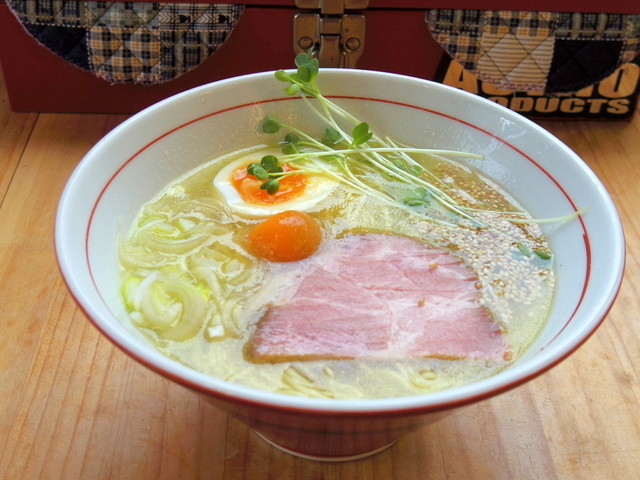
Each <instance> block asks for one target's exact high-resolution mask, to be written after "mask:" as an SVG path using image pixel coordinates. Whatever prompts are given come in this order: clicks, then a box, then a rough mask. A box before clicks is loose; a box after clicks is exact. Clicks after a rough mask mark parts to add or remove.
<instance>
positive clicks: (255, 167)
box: [247, 163, 269, 180]
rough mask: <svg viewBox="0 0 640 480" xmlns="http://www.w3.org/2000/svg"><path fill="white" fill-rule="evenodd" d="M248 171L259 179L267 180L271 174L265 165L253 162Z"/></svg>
mask: <svg viewBox="0 0 640 480" xmlns="http://www.w3.org/2000/svg"><path fill="white" fill-rule="evenodd" d="M247 173H248V174H249V175H253V176H254V177H256V178H257V179H258V180H266V179H268V178H269V174H268V173H267V171H266V170H265V169H264V167H263V166H262V165H261V164H259V163H252V164H251V165H249V166H248V167H247Z"/></svg>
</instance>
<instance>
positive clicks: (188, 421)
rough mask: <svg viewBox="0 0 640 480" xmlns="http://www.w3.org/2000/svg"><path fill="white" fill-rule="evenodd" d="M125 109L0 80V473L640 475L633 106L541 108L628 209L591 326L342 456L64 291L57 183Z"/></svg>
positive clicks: (256, 478) (638, 181) (638, 139)
mask: <svg viewBox="0 0 640 480" xmlns="http://www.w3.org/2000/svg"><path fill="white" fill-rule="evenodd" d="M0 83H1V80H0ZM125 118H126V117H125V116H118V115H96V114H91V115H76V114H35V113H13V112H11V111H10V110H9V106H8V102H7V98H6V94H5V93H4V87H3V85H0V388H1V389H2V390H1V392H2V395H1V397H0V444H3V445H4V447H3V448H1V449H0V478H2V479H8V480H17V479H20V480H31V479H36V478H46V479H82V480H86V479H135V480H145V479H153V480H158V479H180V480H188V479H192V478H204V479H225V480H230V479H251V480H260V479H267V478H268V479H285V480H286V479H296V480H298V479H307V478H309V479H325V478H326V479H350V480H351V479H358V480H366V479H374V478H375V479H385V480H386V479H398V480H400V479H402V480H413V479H464V480H467V479H478V480H489V479H505V480H525V479H543V480H549V479H556V478H559V479H571V480H574V479H589V480H594V479H613V478H616V479H620V480H631V479H637V478H640V305H639V298H640V295H639V291H640V285H639V282H640V265H639V264H638V261H637V257H636V255H635V253H636V252H637V248H636V247H639V246H640V231H639V229H640V215H639V214H638V212H637V211H636V210H635V208H640V112H637V113H636V116H635V119H634V120H633V121H630V122H627V121H579V122H574V121H565V122H562V121H545V122H542V124H543V126H544V127H546V128H547V129H549V130H550V131H551V132H553V133H554V134H555V135H557V136H558V137H560V138H561V139H562V140H563V141H565V142H566V143H567V144H568V145H569V146H570V147H572V148H573V149H574V150H576V151H577V153H578V154H579V155H581V156H582V157H583V158H584V159H585V161H586V162H587V163H588V164H589V165H590V166H591V167H592V168H593V169H594V170H595V172H596V173H597V175H599V176H600V178H601V179H602V180H603V181H604V183H605V184H606V186H607V187H608V189H609V191H610V192H611V195H612V196H613V199H614V201H615V202H616V204H617V205H618V208H619V209H620V212H621V215H622V218H623V222H624V224H625V228H626V235H627V242H628V254H629V257H628V261H627V270H626V278H625V281H624V284H623V286H622V290H621V292H620V295H619V297H618V300H617V303H616V304H615V306H614V308H613V309H612V310H611V313H610V315H609V317H608V319H607V320H606V321H605V322H604V324H603V325H602V326H601V328H600V329H599V330H598V331H597V332H596V334H595V335H593V336H592V337H591V339H590V340H589V341H588V342H587V343H586V344H585V345H584V346H583V347H582V348H581V349H580V350H578V351H577V352H576V353H575V354H574V355H572V356H571V357H570V358H569V359H568V360H566V361H565V362H563V363H562V364H560V365H559V366H557V367H556V368H554V369H553V370H551V371H550V372H548V373H547V374H545V375H543V376H541V377H539V378H537V379H535V380H533V381H531V382H529V383H528V384H526V385H524V386H522V387H520V388H517V389H515V390H513V391H510V392H508V393H506V394H503V395H501V396H499V397H497V398H493V399H490V400H487V401H483V402H481V403H478V404H475V405H473V406H470V407H467V408H466V409H463V410H460V411H459V412H457V413H456V414H455V415H453V416H451V417H449V418H447V419H446V420H443V421H441V422H440V423H437V424H435V425H432V426H430V427H428V428H425V429H423V430H421V431H419V432H416V433H414V434H412V435H410V436H408V437H406V438H404V439H402V440H401V441H399V442H398V443H397V444H395V445H394V446H393V447H391V448H389V449H387V450H385V451H383V452H382V453H380V454H378V455H376V456H374V457H370V458H368V459H364V460H360V461H356V462H351V463H342V464H330V463H315V462H310V461H307V460H302V459H299V458H295V457H292V456H289V455H287V454H285V453H282V452H280V451H279V450H276V449H274V448H272V447H270V446H268V445H267V444H266V443H265V442H264V441H263V440H261V439H260V438H259V437H258V436H257V435H256V434H255V433H253V432H252V431H251V430H250V429H248V428H247V427H245V426H244V425H243V424H241V423H239V422H238V421H236V420H234V419H230V418H227V417H226V416H225V415H224V414H222V413H221V412H219V411H218V410H216V409H214V408H213V407H211V406H209V405H208V404H205V403H203V402H201V401H200V400H199V399H198V398H197V397H196V396H195V395H193V394H192V393H190V392H188V391H186V390H185V389H183V388H182V387H180V386H178V385H175V384H173V383H171V382H169V381H168V380H165V379H164V378H161V377H160V376H158V375H156V374H154V373H151V372H150V371H148V370H147V369H146V368H144V367H142V366H140V365H139V364H137V363H135V362H134V361H132V360H130V359H129V358H128V357H127V356H126V355H125V354H123V353H122V352H121V351H120V350H118V349H117V348H115V347H114V346H113V345H112V344H111V343H110V342H109V341H107V340H106V339H105V338H103V337H102V336H101V335H100V334H99V333H98V331H97V330H96V329H95V328H94V327H93V326H92V325H91V324H90V323H89V322H88V321H87V320H86V318H85V317H84V316H83V314H82V313H81V312H80V310H79V309H78V308H77V307H76V305H75V304H74V301H73V299H72V298H71V296H70V295H69V294H68V293H67V289H66V287H65V285H64V283H63V281H62V279H61V277H60V274H59V272H58V268H57V264H56V259H55V253H54V249H53V241H52V237H53V228H54V218H55V212H56V206H57V203H58V198H59V195H60V193H61V191H62V189H63V187H64V184H65V182H66V181H67V178H68V177H69V175H70V173H71V171H72V170H73V168H74V167H75V166H76V164H77V163H78V161H79V160H80V159H81V158H82V157H83V155H84V154H85V153H86V152H87V151H88V150H89V148H90V147H91V146H92V145H94V144H95V143H96V142H97V141H98V140H99V139H100V138H101V137H102V136H103V135H105V134H106V133H107V132H108V131H109V130H111V129H112V128H113V127H115V126H116V125H117V124H118V123H120V122H122V121H123V120H124V119H125Z"/></svg>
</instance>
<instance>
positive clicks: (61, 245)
mask: <svg viewBox="0 0 640 480" xmlns="http://www.w3.org/2000/svg"><path fill="white" fill-rule="evenodd" d="M318 81H319V83H320V86H321V88H322V91H323V93H324V94H325V95H326V96H328V97H331V98H333V99H334V101H335V102H336V103H340V104H341V105H343V106H345V107H346V108H347V109H348V110H350V111H351V112H352V113H354V114H356V115H357V116H358V117H359V118H364V119H366V120H367V121H368V122H369V124H370V125H371V126H372V129H374V130H378V131H383V132H384V133H385V134H388V135H390V136H392V137H394V138H395V139H397V140H398V141H400V142H402V143H405V144H413V145H420V146H429V147H431V148H444V149H452V150H464V151H468V152H473V153H479V154H482V155H483V156H484V160H482V161H475V160H469V162H472V163H473V162H474V161H475V162H476V163H475V164H473V165H472V166H474V167H476V168H479V169H481V170H482V171H483V172H485V174H486V175H487V176H488V177H490V178H492V179H494V180H495V181H496V182H498V183H499V184H501V185H502V186H503V187H505V189H506V190H508V191H510V192H513V193H514V194H515V196H516V197H517V199H518V200H519V202H520V203H521V204H522V205H524V207H526V208H527V209H528V210H529V211H530V212H531V214H532V215H533V216H534V217H539V218H549V217H558V216H563V215H569V214H572V213H575V212H576V211H577V210H579V209H582V208H588V210H587V211H586V213H583V214H582V215H580V216H577V217H576V218H574V219H573V220H571V221H568V222H560V223H551V224H548V225H544V226H543V227H542V228H543V230H544V232H545V233H546V234H547V236H548V237H549V241H550V245H551V247H552V249H553V252H554V255H555V260H556V262H555V263H556V276H557V277H556V278H557V280H556V291H555V294H554V298H553V302H552V307H551V312H550V315H549V318H548V320H547V321H546V323H545V325H544V327H543V328H542V330H541V332H540V333H539V335H538V336H537V338H536V339H535V341H533V343H532V344H531V345H530V346H529V348H528V349H527V350H526V352H525V353H524V354H523V355H522V356H520V357H519V358H518V359H517V360H516V361H515V362H514V363H513V364H512V365H511V366H509V367H508V368H506V369H504V370H502V371H500V372H499V373H497V374H496V375H493V376H491V377H489V378H486V379H483V380H480V381H476V382H474V383H471V384H467V385H464V386H460V387H455V388H450V389H446V390H443V391H439V392H435V393H426V394H420V395H413V396H403V397H397V398H379V399H361V400H335V399H326V398H306V397H299V396H292V395H285V394H280V393H272V392H268V391H263V390H260V389H255V388H251V387H247V386H243V385H239V384H235V383H231V382H227V381H224V380H222V379H220V378H214V377H212V376H209V375H206V374H204V373H201V372H199V371H196V370H194V369H192V368H190V367H188V366H186V365H184V364H182V363H180V362H177V361H175V360H172V359H171V358H169V357H167V356H164V355H163V354H161V353H159V352H158V351H157V350H156V348H154V346H153V345H152V344H150V343H149V342H148V341H147V339H146V337H145V336H144V335H142V334H141V333H140V332H139V331H138V330H137V329H136V328H133V327H132V326H131V324H130V322H129V320H128V315H127V312H126V309H125V307H124V305H123V301H122V299H121V298H120V291H119V281H120V280H119V267H118V260H117V243H118V236H119V235H121V234H122V232H123V231H126V229H127V228H128V225H130V224H131V222H132V221H133V219H134V217H135V216H136V214H137V213H138V211H139V209H140V208H141V206H142V205H143V204H145V203H146V202H147V201H149V200H150V199H151V198H152V197H154V195H156V194H157V193H158V192H159V191H160V190H161V189H162V188H163V187H164V186H165V185H167V184H168V183H170V182H171V181H173V180H175V179H176V178H178V177H180V176H182V175H184V174H185V173H186V172H188V171H190V170H192V169H194V168H196V167H197V166H199V165H201V164H202V163H203V162H205V161H207V160H209V159H211V158H213V157H217V156H219V155H220V154H223V153H226V152H231V151H235V150H238V149H241V148H245V147H251V146H253V145H256V144H259V143H264V142H265V141H266V140H265V138H264V137H265V134H264V133H262V132H261V130H260V128H259V125H260V122H261V121H262V120H263V118H265V117H266V116H267V115H276V116H278V117H279V118H281V119H283V120H284V121H286V122H287V123H289V124H295V125H300V126H302V127H303V128H304V127H305V126H307V127H310V126H313V125H316V124H317V120H316V119H315V117H313V116H312V115H311V114H309V112H308V110H307V109H305V108H303V105H302V103H303V102H302V101H301V100H300V99H299V98H297V97H290V96H288V95H286V94H285V93H283V84H282V83H280V82H278V81H276V79H275V78H274V74H273V72H265V73H258V74H252V75H248V76H242V77H237V78H232V79H227V80H223V81H219V82H216V83H212V84H209V85H204V86H202V87H198V88H195V89H193V90H189V91H186V92H184V93H181V94H178V95H176V96H174V97H171V98H169V99H167V100H165V101H162V102H160V103H158V104H156V105H154V106H151V107H149V108H147V109H146V110H144V111H142V112H140V113H139V114H137V115H135V116H133V117H131V118H130V119H128V120H127V121H125V122H124V123H122V124H121V125H120V126H118V127H117V128H115V129H114V130H113V131H112V132H110V133H109V134H108V135H106V136H105V137H104V138H103V139H102V140H101V141H100V142H98V144H97V145H95V147H94V148H93V149H92V150H91V151H90V152H89V153H88V154H87V155H86V157H85V158H84V159H83V160H82V161H81V162H80V164H79V165H78V167H77V168H76V170H75V171H74V173H73V174H72V176H71V177H70V179H69V181H68V184H67V186H66V188H65V190H64V193H63V195H62V197H61V200H60V203H59V209H58V216H57V221H56V232H55V242H56V251H57V256H58V261H59V265H60V269H61V272H62V274H63V277H64V279H65V281H66V283H67V285H68V288H69V290H70V292H71V294H72V295H73V297H74V298H75V300H76V302H77V303H78V305H79V306H80V308H81V309H82V310H83V311H84V313H85V314H86V316H87V318H88V319H89V320H90V321H91V322H92V323H93V324H94V325H95V326H96V327H97V328H98V329H99V330H100V331H101V332H102V333H103V334H104V335H105V336H106V337H108V338H109V339H110V340H111V341H112V342H113V343H114V344H115V345H116V346H117V347H119V348H120V349H122V351H124V352H125V353H126V354H128V355H130V356H131V357H132V358H134V359H135V360H137V361H138V362H140V363H141V364H142V365H145V366H146V367H148V368H150V369H151V370H153V371H155V372H157V373H158V374H160V375H162V376H164V377H166V378H167V379H169V380H170V381H172V382H176V383H178V384H180V385H182V386H184V387H186V388H188V389H190V390H192V391H193V392H195V393H196V394H198V395H200V396H202V397H203V398H205V399H206V400H207V401H209V402H210V403H212V404H214V405H215V406H217V407H218V408H220V409H222V410H223V411H225V412H227V413H228V414H229V415H232V416H234V417H236V418H238V419H240V420H241V421H243V422H245V423H246V424H248V425H250V426H251V427H252V428H253V429H255V431H256V432H258V433H259V434H260V435H261V436H262V437H263V438H265V439H266V440H267V441H269V442H270V443H272V444H273V445H275V446H277V447H279V448H281V449H283V450H285V451H288V452H290V453H293V454H296V455H300V456H304V457H308V458H313V459H321V460H348V459H353V458H359V457H363V456H366V455H370V454H372V453H375V452H377V451H380V450H381V449H383V448H385V447H386V446H388V445H390V444H392V443H393V442H395V441H396V440H397V439H398V438H400V437H401V436H402V435H404V434H406V433H408V432H411V431H413V430H415V429H416V428H418V427H420V426H423V425H426V424H429V423H431V422H434V421H436V420H438V419H440V418H442V417H443V416H445V415H448V414H450V413H452V412H455V410H456V409H458V408H461V407H464V406H466V405H469V404H472V403H474V402H477V401H479V400H483V399H487V398H489V397H492V396H495V395H498V394H501V393H503V392H505V391H507V390H509V389H512V388H515V387H517V386H519V385H521V384H523V383H525V382H527V381H529V380H531V379H533V378H535V377H536V376H538V375H540V374H542V373H544V372H545V371H547V370H548V369H550V368H551V367H553V366H554V365H556V364H558V363H559V362H561V361H562V360H563V359H565V358H566V357H567V356H568V355H570V354H571V353H572V352H574V351H575V350H576V349H577V348H578V347H580V345H581V344H582V343H583V342H585V341H586V340H587V338H588V337H589V336H590V335H591V334H592V333H593V332H594V331H595V330H596V329H597V327H598V326H599V325H600V323H601V322H602V321H603V319H604V318H605V316H606V314H607V312H608V311H609V309H610V307H611V305H612V304H613V302H614V299H615V297H616V294H617V292H618V289H619V286H620V283H621V279H622V275H623V266H624V255H625V248H624V236H623V231H622V228H621V224H620V220H619V216H618V213H617V212H616V209H615V207H614V204H613V203H612V201H611V198H610V196H609V195H608V193H607V191H606V189H605V188H604V186H603V185H602V183H601V182H600V181H599V180H598V178H597V177H596V176H595V175H594V174H593V172H592V171H591V170H590V169H589V168H588V166H587V165H586V164H585V163H584V162H583V161H582V160H581V159H580V158H579V157H578V156H577V155H576V154H575V153H574V152H572V151H571V150H570V149H569V148H568V147H567V146H565V145H564V144H563V143H561V142H560V141H559V140H558V139H556V138H555V137H554V136H552V135H551V134H549V133H548V132H546V131H545V130H544V129H542V128H540V127H539V126H537V125H536V124H534V123H533V122H531V121H529V120H527V119H525V118H524V117H522V116H520V115H518V114H516V113H514V112H512V111H510V110H507V109H505V108H503V107H501V106H499V105H497V104H495V103H492V102H490V101H487V100H485V99H482V98H480V97H478V96H475V95H472V94H469V93H466V92H463V91H460V90H457V89H454V88H450V87H447V86H443V85H441V84H436V83H432V82H429V81H426V80H421V79H416V78H411V77H405V76H399V75H394V74H389V73H381V72H373V71H359V70H348V69H326V70H324V69H323V70H322V71H321V73H320V77H319V79H318ZM469 428H473V426H472V425H470V426H469Z"/></svg>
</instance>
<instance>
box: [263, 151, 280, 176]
mask: <svg viewBox="0 0 640 480" xmlns="http://www.w3.org/2000/svg"><path fill="white" fill-rule="evenodd" d="M260 165H262V168H264V169H265V170H266V171H267V172H272V171H273V169H274V168H275V167H279V166H280V162H279V161H278V157H276V156H275V155H265V156H264V157H262V160H260Z"/></svg>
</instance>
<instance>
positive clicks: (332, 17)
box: [293, 0, 369, 68]
mask: <svg viewBox="0 0 640 480" xmlns="http://www.w3.org/2000/svg"><path fill="white" fill-rule="evenodd" d="M368 4H369V0H296V6H297V7H298V8H300V9H303V10H310V11H309V12H302V13H298V14H296V15H295V17H294V24H293V37H294V38H293V48H294V50H295V51H296V52H297V53H300V52H304V51H308V50H309V49H311V48H314V49H316V50H317V51H318V55H317V56H318V60H319V62H320V66H321V67H344V68H355V67H356V65H357V63H358V59H359V58H360V55H362V51H363V50H364V34H365V28H366V20H365V16H364V14H362V13H357V12H353V11H354V10H356V11H357V10H364V9H365V8H367V6H368Z"/></svg>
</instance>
